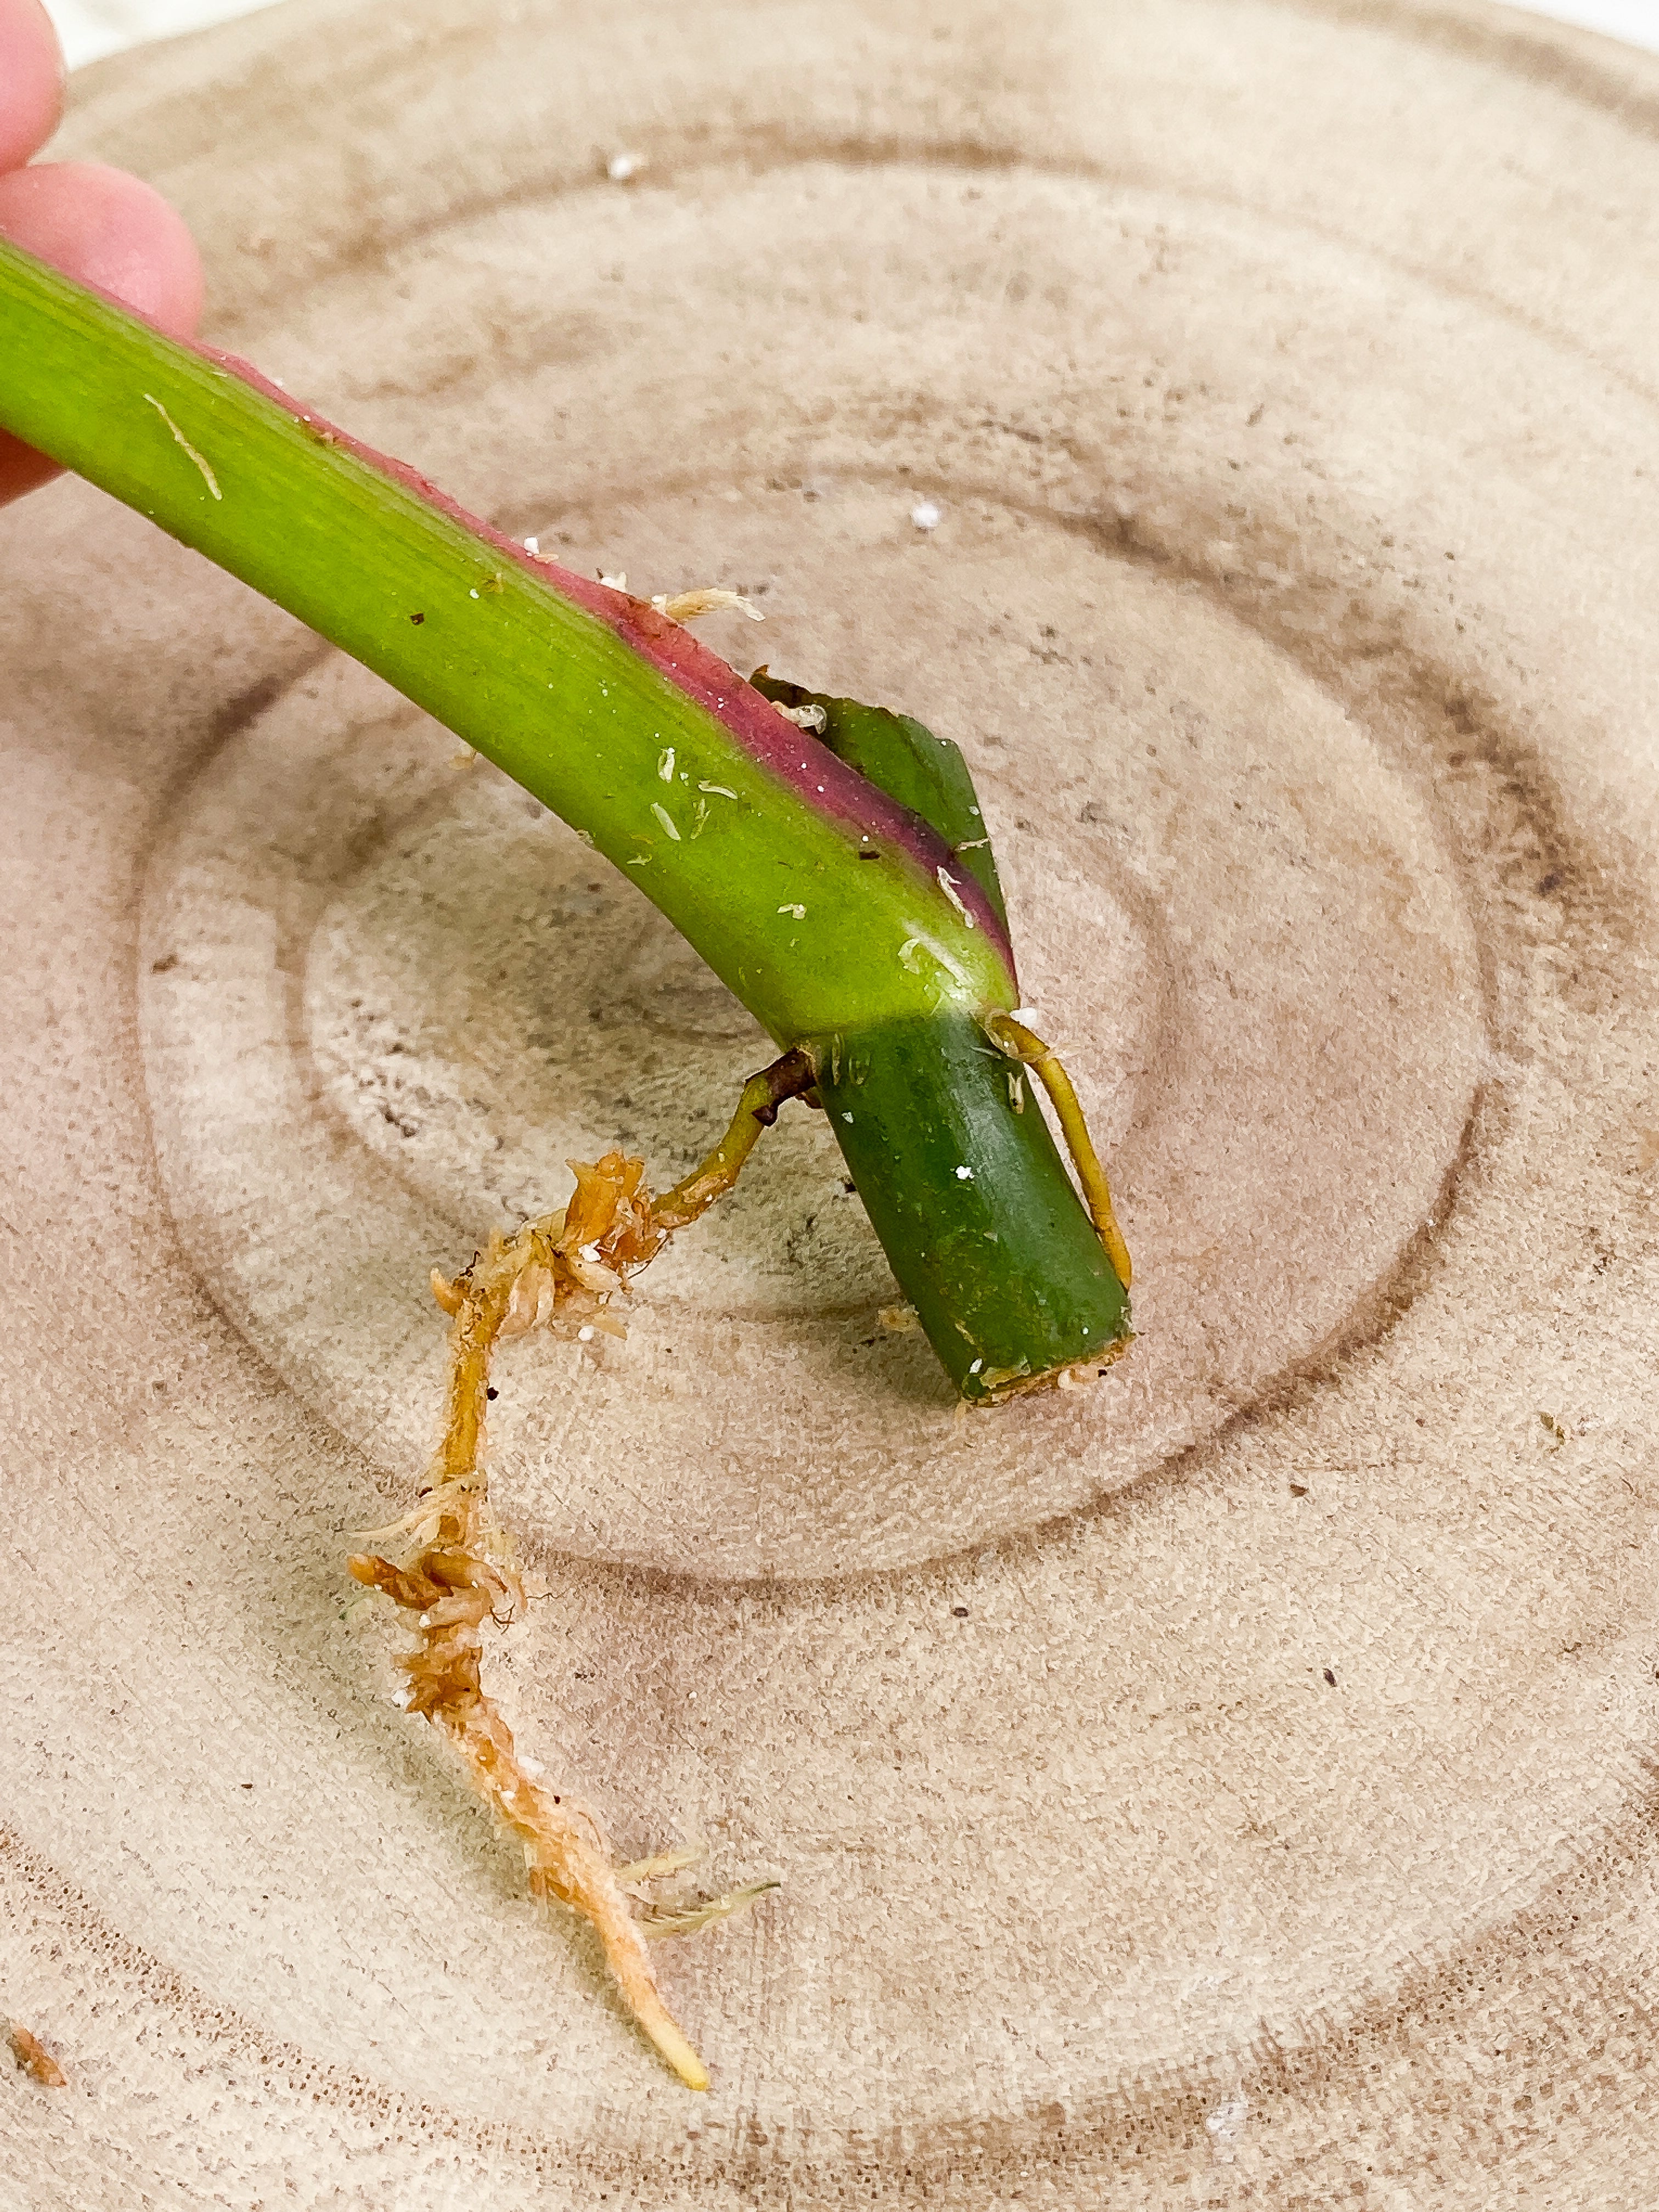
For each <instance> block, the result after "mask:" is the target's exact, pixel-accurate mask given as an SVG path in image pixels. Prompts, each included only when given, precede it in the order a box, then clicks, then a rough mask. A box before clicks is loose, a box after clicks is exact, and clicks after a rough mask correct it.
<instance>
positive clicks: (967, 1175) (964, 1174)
mask: <svg viewBox="0 0 1659 2212" xmlns="http://www.w3.org/2000/svg"><path fill="white" fill-rule="evenodd" d="M973 1179H974V1171H973V1170H972V1168H958V1169H957V1182H972V1181H973Z"/></svg>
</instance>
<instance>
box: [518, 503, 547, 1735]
mask: <svg viewBox="0 0 1659 2212" xmlns="http://www.w3.org/2000/svg"><path fill="white" fill-rule="evenodd" d="M524 550H525V551H526V553H533V554H535V555H536V556H538V558H539V557H540V555H541V550H542V549H541V544H540V541H539V540H538V539H537V538H526V539H525V541H524ZM520 1764H522V1761H520Z"/></svg>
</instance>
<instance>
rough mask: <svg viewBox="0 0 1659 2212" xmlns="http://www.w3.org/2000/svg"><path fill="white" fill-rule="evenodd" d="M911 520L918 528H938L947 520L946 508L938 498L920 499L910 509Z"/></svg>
mask: <svg viewBox="0 0 1659 2212" xmlns="http://www.w3.org/2000/svg"><path fill="white" fill-rule="evenodd" d="M910 520H911V521H912V522H914V523H915V526H916V528H917V529H918V530H937V529H938V528H939V524H940V523H941V522H942V521H943V520H945V510H944V508H943V507H941V506H940V505H939V501H937V500H933V499H919V500H918V501H916V503H915V506H914V507H912V508H911V509H910Z"/></svg>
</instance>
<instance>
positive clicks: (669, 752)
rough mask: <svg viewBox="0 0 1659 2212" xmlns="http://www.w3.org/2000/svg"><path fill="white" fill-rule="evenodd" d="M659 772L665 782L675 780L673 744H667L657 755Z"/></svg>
mask: <svg viewBox="0 0 1659 2212" xmlns="http://www.w3.org/2000/svg"><path fill="white" fill-rule="evenodd" d="M657 774H658V775H659V776H660V777H661V779H662V781H664V782H665V783H672V781H674V748H673V746H672V745H665V746H664V747H663V749H662V750H661V751H660V752H659V754H658V755H657Z"/></svg>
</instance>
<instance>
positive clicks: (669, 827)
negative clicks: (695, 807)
mask: <svg viewBox="0 0 1659 2212" xmlns="http://www.w3.org/2000/svg"><path fill="white" fill-rule="evenodd" d="M651 811H652V812H653V814H654V815H655V816H656V817H657V819H658V821H659V822H660V823H661V824H662V826H663V829H664V830H665V833H666V835H667V836H670V837H671V838H672V839H673V841H674V842H675V843H676V844H677V845H678V843H679V842H680V833H679V831H678V829H676V828H675V827H674V817H673V816H672V815H671V813H670V812H669V811H668V809H667V808H666V807H665V806H663V805H659V803H658V802H657V800H655V799H653V800H652V802H651Z"/></svg>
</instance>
